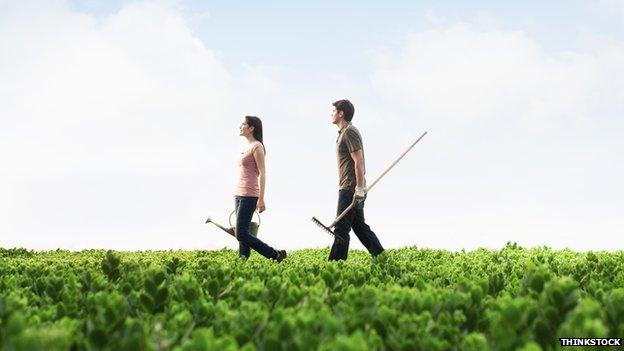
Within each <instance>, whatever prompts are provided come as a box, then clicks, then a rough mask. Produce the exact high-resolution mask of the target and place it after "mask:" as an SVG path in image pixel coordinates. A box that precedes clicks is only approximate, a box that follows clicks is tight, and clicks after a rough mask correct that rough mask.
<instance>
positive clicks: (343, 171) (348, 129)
mask: <svg viewBox="0 0 624 351" xmlns="http://www.w3.org/2000/svg"><path fill="white" fill-rule="evenodd" d="M358 150H362V152H363V151H364V146H363V144H362V135H360V131H358V129H357V128H355V126H354V125H353V124H351V123H349V124H347V125H346V126H344V127H343V128H342V129H341V130H339V131H338V139H336V156H337V158H338V185H339V189H340V190H350V191H355V185H356V179H355V162H354V161H353V158H351V153H352V152H354V151H358Z"/></svg>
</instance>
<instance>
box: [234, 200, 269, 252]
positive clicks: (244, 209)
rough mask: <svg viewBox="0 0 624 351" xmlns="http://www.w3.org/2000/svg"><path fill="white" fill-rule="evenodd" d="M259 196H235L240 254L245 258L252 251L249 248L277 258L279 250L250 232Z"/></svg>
mask: <svg viewBox="0 0 624 351" xmlns="http://www.w3.org/2000/svg"><path fill="white" fill-rule="evenodd" d="M257 202H258V198H257V197H255V196H234V208H236V239H238V242H239V245H238V254H239V255H240V256H243V257H245V258H248V257H249V254H250V253H251V251H250V249H249V248H252V249H254V250H256V251H258V253H259V254H261V255H262V256H264V257H266V258H273V259H275V258H277V251H275V249H273V248H272V247H270V246H269V245H267V244H265V243H264V242H263V241H262V240H260V239H258V238H256V237H255V236H252V235H251V233H250V232H249V227H250V225H251V217H252V216H253V213H254V211H255V210H256V204H257Z"/></svg>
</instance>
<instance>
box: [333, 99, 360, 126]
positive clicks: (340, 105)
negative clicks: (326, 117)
mask: <svg viewBox="0 0 624 351" xmlns="http://www.w3.org/2000/svg"><path fill="white" fill-rule="evenodd" d="M332 105H334V107H335V108H336V110H338V111H342V113H343V114H344V119H345V121H347V122H351V120H352V119H353V114H354V113H355V107H353V104H352V103H351V101H349V100H346V99H343V100H338V101H336V102H334V103H333V104H332Z"/></svg>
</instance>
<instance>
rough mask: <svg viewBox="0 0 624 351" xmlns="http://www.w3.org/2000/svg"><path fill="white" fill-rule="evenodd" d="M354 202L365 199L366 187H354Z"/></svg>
mask: <svg viewBox="0 0 624 351" xmlns="http://www.w3.org/2000/svg"><path fill="white" fill-rule="evenodd" d="M353 197H354V199H355V201H357V202H361V201H364V200H365V199H366V187H365V186H356V187H355V194H354V195H353Z"/></svg>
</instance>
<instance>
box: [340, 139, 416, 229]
mask: <svg viewBox="0 0 624 351" xmlns="http://www.w3.org/2000/svg"><path fill="white" fill-rule="evenodd" d="M425 134H427V132H424V133H423V134H422V135H421V136H420V137H419V138H418V139H416V141H414V142H413V143H412V144H411V145H410V146H408V147H407V149H405V151H403V153H402V154H401V155H399V157H397V159H396V160H394V162H392V164H391V165H390V166H388V168H386V170H385V171H383V173H381V174H380V175H379V177H377V178H375V180H374V181H373V183H371V185H370V186H369V187H367V188H366V193H368V192H369V191H370V190H371V189H372V188H373V187H374V186H375V184H377V182H379V180H381V178H382V177H383V176H385V175H386V173H388V172H389V171H390V170H391V169H392V167H394V165H396V164H397V163H399V161H401V159H402V158H403V156H405V155H406V154H407V153H408V152H409V151H410V150H411V149H412V148H413V147H414V145H416V143H418V142H419V141H420V139H422V138H423V137H424V136H425ZM356 203H357V201H356V200H355V195H354V198H353V201H352V202H351V205H349V207H347V208H346V209H345V210H344V211H342V213H340V215H339V216H338V217H336V219H335V220H334V222H333V223H332V224H331V225H330V226H329V227H330V228H332V227H335V226H336V224H337V223H338V221H340V220H341V219H342V217H344V216H345V215H346V214H347V212H349V210H351V209H352V208H353V206H355V205H356Z"/></svg>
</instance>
